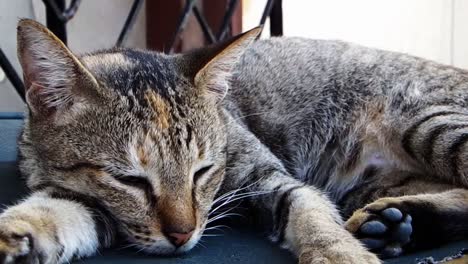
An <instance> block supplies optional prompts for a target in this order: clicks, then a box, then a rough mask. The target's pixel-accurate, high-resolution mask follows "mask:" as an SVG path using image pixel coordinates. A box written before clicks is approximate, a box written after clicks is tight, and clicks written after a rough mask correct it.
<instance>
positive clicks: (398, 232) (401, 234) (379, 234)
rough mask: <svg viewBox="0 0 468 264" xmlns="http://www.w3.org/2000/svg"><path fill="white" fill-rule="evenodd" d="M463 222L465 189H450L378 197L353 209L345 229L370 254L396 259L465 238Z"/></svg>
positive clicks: (467, 206) (467, 207)
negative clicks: (404, 253) (408, 253)
mask: <svg viewBox="0 0 468 264" xmlns="http://www.w3.org/2000/svg"><path fill="white" fill-rule="evenodd" d="M426 186H427V187H428V189H427V190H426V191H427V192H431V188H430V186H428V185H426ZM434 186H435V188H439V185H438V184H434ZM408 187H409V188H411V185H409V186H408ZM467 223H468V190H466V189H451V190H447V191H443V192H439V193H425V194H415V195H403V196H398V197H384V198H379V199H377V200H375V201H373V202H371V203H369V204H368V205H366V206H364V207H363V208H362V209H358V210H356V211H355V212H354V213H353V214H352V216H351V217H350V218H349V219H348V220H347V222H346V223H345V227H346V229H347V230H349V231H350V232H351V233H353V234H354V235H355V236H356V237H358V238H360V239H361V241H362V242H363V243H364V244H366V245H367V246H368V248H369V249H372V250H373V251H374V252H378V253H380V254H381V256H383V257H396V256H398V255H400V254H402V253H403V251H412V250H416V249H421V248H430V247H434V246H437V245H440V244H443V243H445V242H448V241H453V240H459V239H462V238H466V237H468V225H467Z"/></svg>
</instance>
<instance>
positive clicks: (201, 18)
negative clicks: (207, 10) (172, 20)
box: [193, 5, 216, 44]
mask: <svg viewBox="0 0 468 264" xmlns="http://www.w3.org/2000/svg"><path fill="white" fill-rule="evenodd" d="M193 14H194V15H195V18H196V19H197V20H198V23H199V24H200V27H201V29H202V31H203V34H204V35H205V38H206V39H207V40H208V42H209V43H210V44H212V43H215V42H216V37H215V35H214V34H213V31H212V30H211V28H210V25H208V22H207V21H206V19H205V17H204V16H203V14H201V13H200V10H199V9H198V7H197V6H196V5H195V6H193Z"/></svg>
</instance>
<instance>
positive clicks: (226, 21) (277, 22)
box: [0, 0, 283, 101]
mask: <svg viewBox="0 0 468 264" xmlns="http://www.w3.org/2000/svg"><path fill="white" fill-rule="evenodd" d="M196 1H197V0H186V2H185V6H184V8H183V10H182V13H181V15H180V17H179V19H178V23H177V27H176V30H175V32H174V34H173V36H172V38H171V39H170V40H169V44H168V45H167V49H166V50H165V52H166V53H172V52H173V51H174V45H175V43H176V40H177V38H178V37H179V35H180V34H181V33H182V32H183V31H184V29H185V26H186V25H187V21H188V18H189V16H190V14H191V13H192V12H193V15H194V16H195V18H196V20H197V21H198V23H199V25H200V27H201V29H202V32H203V35H204V37H205V39H206V40H207V42H208V43H210V44H211V43H215V42H218V41H222V40H224V39H226V37H227V36H228V35H229V31H230V21H231V18H232V16H233V14H234V11H235V10H236V8H237V6H238V4H239V1H240V0H229V2H228V4H227V7H226V10H225V13H224V16H223V20H222V23H221V27H220V29H219V31H218V32H217V34H215V33H214V32H213V30H212V28H211V27H210V26H209V24H208V22H207V20H206V18H205V16H204V15H203V14H202V12H201V11H200V9H199V8H198V7H197V5H196ZM43 2H44V5H45V8H46V24H47V27H48V28H49V29H50V30H51V31H52V32H54V34H55V35H57V37H58V38H60V39H61V40H62V41H63V43H65V44H67V30H66V24H67V23H68V21H70V20H71V19H72V18H73V17H74V16H75V14H76V12H77V11H78V9H79V6H80V4H81V0H72V1H71V2H70V5H69V6H68V7H67V6H66V4H65V0H43ZM142 6H143V0H135V1H134V2H133V4H132V6H131V8H130V11H129V13H128V15H127V18H126V20H125V23H124V25H123V27H122V30H121V31H120V34H119V36H118V38H117V41H116V44H115V46H117V47H120V46H122V45H123V44H124V43H125V40H126V38H127V36H128V33H129V32H130V31H131V29H132V28H133V25H134V24H135V19H136V17H137V15H138V13H139V12H140V10H141V7H142ZM268 17H270V34H271V35H272V36H280V35H282V34H283V15H282V0H268V1H267V3H266V5H265V9H264V10H263V13H262V16H261V19H260V23H259V25H264V24H265V22H266V19H267V18H268ZM0 67H1V68H2V69H3V71H4V72H5V75H6V76H7V78H8V80H10V82H11V83H12V85H13V87H14V88H15V90H16V92H17V93H18V94H19V96H20V97H21V98H22V99H23V101H24V100H25V89H24V84H23V82H22V81H21V78H20V77H19V76H18V73H17V72H16V70H15V69H14V67H13V66H12V65H11V63H10V61H9V60H8V58H7V57H6V56H5V54H4V53H3V51H2V49H1V48H0Z"/></svg>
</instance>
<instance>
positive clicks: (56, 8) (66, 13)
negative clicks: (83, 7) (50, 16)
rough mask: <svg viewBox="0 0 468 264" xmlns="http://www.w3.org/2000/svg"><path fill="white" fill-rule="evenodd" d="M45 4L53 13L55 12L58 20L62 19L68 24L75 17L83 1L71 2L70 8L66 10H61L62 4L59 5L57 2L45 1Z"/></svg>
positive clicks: (52, 0) (72, 0) (73, 0)
mask: <svg viewBox="0 0 468 264" xmlns="http://www.w3.org/2000/svg"><path fill="white" fill-rule="evenodd" d="M43 2H44V4H46V5H48V6H49V7H50V8H51V11H52V12H54V14H55V16H56V17H57V18H58V19H60V20H61V21H62V22H67V21H68V20H70V19H72V18H73V17H74V16H75V14H76V11H78V7H79V6H80V3H81V0H71V3H70V6H69V7H68V8H66V9H65V8H61V7H60V4H58V5H57V3H56V2H55V0H43Z"/></svg>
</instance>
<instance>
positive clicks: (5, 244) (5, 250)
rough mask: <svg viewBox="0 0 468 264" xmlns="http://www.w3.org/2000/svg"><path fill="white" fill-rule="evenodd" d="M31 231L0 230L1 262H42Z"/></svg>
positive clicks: (8, 263)
mask: <svg viewBox="0 0 468 264" xmlns="http://www.w3.org/2000/svg"><path fill="white" fill-rule="evenodd" d="M33 246H34V242H33V238H32V235H31V234H30V233H17V232H8V231H6V230H1V231H0V263H1V264H13V263H40V262H39V258H38V256H35V254H33V252H34V247H33Z"/></svg>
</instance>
